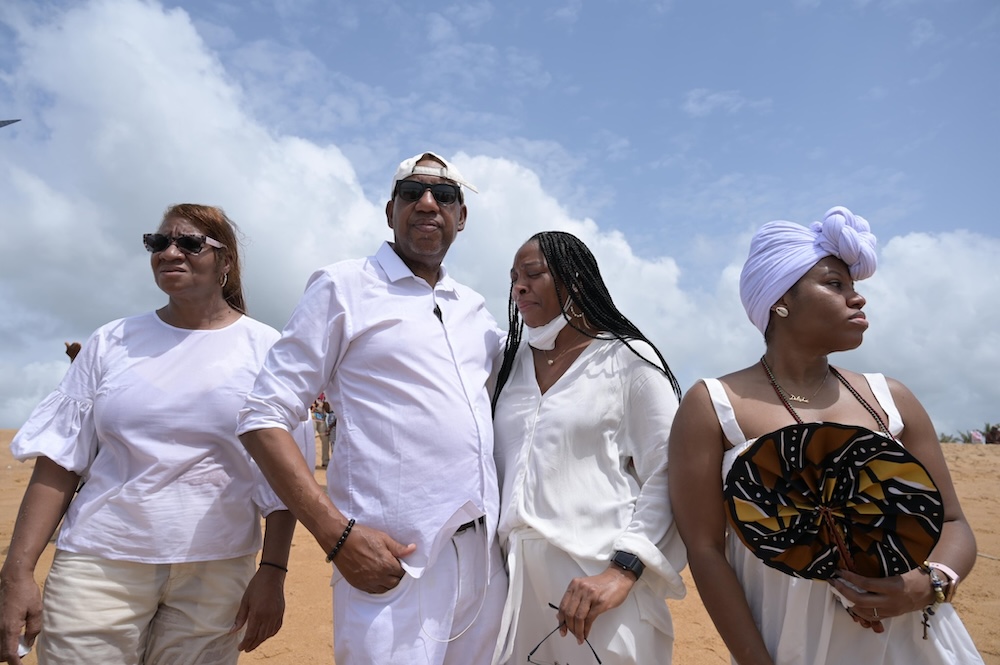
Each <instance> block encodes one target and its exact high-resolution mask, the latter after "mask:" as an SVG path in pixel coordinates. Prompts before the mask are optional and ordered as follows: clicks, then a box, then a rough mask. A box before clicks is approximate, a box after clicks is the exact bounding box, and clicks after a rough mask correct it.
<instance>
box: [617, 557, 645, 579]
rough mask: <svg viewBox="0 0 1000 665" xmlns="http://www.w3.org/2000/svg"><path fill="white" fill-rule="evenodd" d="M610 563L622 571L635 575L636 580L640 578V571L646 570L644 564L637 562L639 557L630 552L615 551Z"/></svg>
mask: <svg viewBox="0 0 1000 665" xmlns="http://www.w3.org/2000/svg"><path fill="white" fill-rule="evenodd" d="M611 563H613V564H615V565H616V566H618V567H619V568H621V569H622V570H627V571H629V572H631V573H632V574H633V575H635V579H636V580H638V579H639V578H640V577H642V571H644V570H646V566H645V564H643V562H642V561H640V560H639V557H637V556H636V555H635V554H632V553H631V552H623V551H621V550H615V552H614V554H612V555H611Z"/></svg>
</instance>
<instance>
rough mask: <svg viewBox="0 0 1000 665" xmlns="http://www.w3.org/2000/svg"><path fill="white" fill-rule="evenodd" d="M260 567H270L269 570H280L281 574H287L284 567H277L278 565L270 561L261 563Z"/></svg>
mask: <svg viewBox="0 0 1000 665" xmlns="http://www.w3.org/2000/svg"><path fill="white" fill-rule="evenodd" d="M260 565H262V566H271V568H277V569H278V570H280V571H281V572H283V573H287V572H288V569H287V568H285V567H284V566H279V565H278V564H276V563H271V562H270V561H261V562H260Z"/></svg>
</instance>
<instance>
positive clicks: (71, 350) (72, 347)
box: [65, 342, 80, 362]
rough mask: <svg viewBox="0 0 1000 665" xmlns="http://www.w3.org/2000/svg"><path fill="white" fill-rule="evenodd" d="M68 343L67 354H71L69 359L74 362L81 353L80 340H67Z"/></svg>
mask: <svg viewBox="0 0 1000 665" xmlns="http://www.w3.org/2000/svg"><path fill="white" fill-rule="evenodd" d="M65 344H66V355H67V356H69V361H70V362H73V361H74V360H76V356H77V355H78V354H79V353H80V342H65Z"/></svg>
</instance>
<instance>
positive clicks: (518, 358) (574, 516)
mask: <svg viewBox="0 0 1000 665" xmlns="http://www.w3.org/2000/svg"><path fill="white" fill-rule="evenodd" d="M510 278H511V288H510V303H509V307H508V311H509V312H510V322H509V323H510V334H509V336H508V338H507V346H506V351H505V353H504V362H503V365H502V368H501V370H500V373H499V378H498V385H497V394H496V398H495V401H496V413H495V424H494V431H495V432H496V458H497V470H498V471H499V473H500V479H501V488H502V491H501V506H502V509H501V518H500V531H499V533H500V538H501V542H502V544H503V547H504V551H505V552H506V555H507V565H508V572H509V573H510V592H509V595H508V597H507V606H506V611H505V612H504V624H503V630H502V631H501V639H500V643H499V644H498V647H497V653H496V655H495V657H494V661H495V662H501V663H517V664H520V663H524V662H526V661H527V662H540V663H553V662H556V663H566V662H572V663H577V662H580V663H585V662H588V661H590V660H591V658H592V657H591V654H589V653H587V650H588V649H589V648H592V649H593V650H594V653H595V655H596V656H598V657H599V658H600V660H601V662H602V663H604V665H633V664H637V663H650V662H656V663H664V664H666V663H670V661H671V653H672V650H673V643H674V631H673V625H672V623H671V620H670V611H669V610H668V609H667V605H666V602H665V599H666V598H668V597H669V598H682V597H683V596H684V582H683V581H682V580H681V577H680V574H679V573H680V571H681V570H682V569H683V568H684V565H685V553H684V544H683V543H682V542H681V539H680V535H679V534H678V533H677V528H676V527H675V526H674V523H673V518H672V515H671V511H670V505H669V503H668V502H667V500H666V496H667V438H668V437H669V435H670V423H671V421H672V420H673V417H674V412H675V411H676V410H677V402H678V399H679V397H680V387H679V386H678V385H677V379H675V378H674V375H673V373H672V372H671V371H670V368H669V367H668V366H667V363H666V361H665V360H664V359H663V356H662V355H661V354H660V352H659V350H657V348H656V347H655V346H653V344H652V342H650V341H649V340H648V339H647V338H646V337H645V336H644V335H643V334H642V332H641V331H640V330H639V329H638V328H637V327H636V326H635V325H633V324H632V322H631V321H629V320H628V319H627V318H625V316H624V315H623V314H622V313H621V312H620V311H619V310H618V308H617V307H616V306H615V303H614V301H612V299H611V294H610V293H608V289H607V287H606V286H605V284H604V279H603V278H602V277H601V272H600V270H599V268H598V266H597V261H596V260H595V259H594V256H593V254H591V252H590V250H589V249H587V246H586V245H584V244H583V242H581V241H580V240H579V238H577V237H576V236H573V235H570V234H569V233H562V232H559V231H546V232H544V233H539V234H536V235H534V236H532V237H531V238H530V239H529V240H528V241H527V242H526V243H525V244H524V245H522V246H521V248H520V249H519V250H518V252H517V254H516V255H515V256H514V263H513V266H512V267H511V271H510ZM522 332H523V333H525V336H526V337H527V339H526V340H524V339H523V338H522ZM550 603H551V604H552V605H551V607H550ZM552 607H555V609H554V610H553V609H552ZM557 625H558V626H560V627H561V630H560V631H559V632H560V633H561V636H558V635H551V636H549V637H546V635H548V634H549V633H550V631H552V630H553V628H554V627H555V626H557ZM568 633H572V636H570V637H567V635H568ZM585 640H586V641H587V642H588V645H584V644H583V642H584V641H585Z"/></svg>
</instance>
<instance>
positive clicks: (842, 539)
mask: <svg viewBox="0 0 1000 665" xmlns="http://www.w3.org/2000/svg"><path fill="white" fill-rule="evenodd" d="M725 496H726V508H727V513H728V517H729V522H730V524H731V525H732V527H733V528H734V529H735V531H736V533H737V534H738V535H739V537H740V540H742V541H743V543H744V544H745V545H746V546H747V547H748V548H749V549H750V550H751V551H752V552H753V553H754V554H755V555H756V556H757V557H758V558H759V559H761V560H762V561H763V562H764V563H765V564H766V565H768V566H770V567H772V568H776V569H778V570H780V571H782V572H785V573H787V574H789V575H795V576H796V577H805V578H809V579H828V578H829V577H831V576H832V575H833V573H834V571H836V570H837V569H838V568H843V569H847V570H852V571H854V572H856V573H858V574H860V575H864V576H866V577H888V576H890V575H898V574H901V573H904V572H906V571H908V570H911V569H913V568H916V567H917V566H919V565H920V564H921V563H922V562H923V561H924V560H925V559H926V558H927V556H928V555H929V554H930V552H931V550H932V549H933V548H934V545H935V544H936V543H937V540H938V538H939V537H940V535H941V527H942V525H943V523H944V507H943V504H942V502H941V494H940V492H938V490H937V487H935V485H934V481H933V480H931V477H930V475H929V474H928V473H927V470H926V469H925V468H924V467H923V465H922V464H921V463H920V462H919V461H917V459H916V458H915V457H913V455H911V454H910V453H908V452H907V451H906V450H905V449H904V448H903V446H901V445H900V444H899V443H898V442H896V441H893V440H891V439H888V438H886V437H884V436H881V435H879V434H876V433H874V432H872V431H870V430H867V429H865V428H863V427H854V426H847V425H838V424H835V423H807V424H799V425H791V426H789V427H784V428H782V429H779V430H777V431H775V432H772V433H770V434H766V435H764V436H762V437H760V438H759V439H757V441H756V442H754V443H753V444H752V445H751V446H750V447H749V448H747V450H745V451H744V452H743V453H742V454H740V455H739V457H737V458H736V461H735V463H734V464H733V468H732V469H731V470H730V472H729V475H728V476H727V478H726V487H725Z"/></svg>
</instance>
